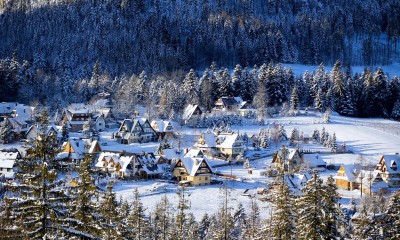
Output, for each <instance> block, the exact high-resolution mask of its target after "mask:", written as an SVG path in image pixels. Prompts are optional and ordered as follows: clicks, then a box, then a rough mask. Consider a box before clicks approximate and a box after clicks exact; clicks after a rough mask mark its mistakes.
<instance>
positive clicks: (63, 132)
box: [61, 121, 69, 142]
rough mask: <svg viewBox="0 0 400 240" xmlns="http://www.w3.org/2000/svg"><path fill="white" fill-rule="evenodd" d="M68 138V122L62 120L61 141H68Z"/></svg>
mask: <svg viewBox="0 0 400 240" xmlns="http://www.w3.org/2000/svg"><path fill="white" fill-rule="evenodd" d="M68 138H69V131H68V124H67V121H63V125H62V128H61V142H66V141H68Z"/></svg>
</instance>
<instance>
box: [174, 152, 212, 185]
mask: <svg viewBox="0 0 400 240" xmlns="http://www.w3.org/2000/svg"><path fill="white" fill-rule="evenodd" d="M212 173H213V170H212V168H211V166H210V164H209V163H208V161H207V159H206V158H202V157H189V156H185V157H183V158H182V159H179V160H178V161H177V163H176V164H175V166H174V168H173V175H174V177H175V178H176V179H177V180H178V181H179V182H180V184H188V185H208V184H210V182H211V174H212Z"/></svg>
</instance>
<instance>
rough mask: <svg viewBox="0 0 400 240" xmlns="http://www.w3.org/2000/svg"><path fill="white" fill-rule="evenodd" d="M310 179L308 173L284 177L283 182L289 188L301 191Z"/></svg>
mask: <svg viewBox="0 0 400 240" xmlns="http://www.w3.org/2000/svg"><path fill="white" fill-rule="evenodd" d="M310 179H311V176H310V174H309V173H295V174H290V175H285V181H286V183H287V184H288V186H289V187H290V188H294V189H299V190H300V189H302V188H303V186H304V185H305V184H306V183H307V182H308V180H310Z"/></svg>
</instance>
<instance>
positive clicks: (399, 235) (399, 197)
mask: <svg viewBox="0 0 400 240" xmlns="http://www.w3.org/2000/svg"><path fill="white" fill-rule="evenodd" d="M384 220H385V223H386V224H387V226H390V227H384V226H382V227H383V228H384V237H385V239H393V240H394V239H400V192H397V193H395V194H394V195H393V196H392V197H391V198H390V201H389V205H388V208H387V211H386V213H385V214H384Z"/></svg>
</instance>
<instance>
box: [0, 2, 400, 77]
mask: <svg viewBox="0 0 400 240" xmlns="http://www.w3.org/2000/svg"><path fill="white" fill-rule="evenodd" d="M399 9H400V2H399V1H398V0H338V1H326V0H324V1H317V0H307V1H303V0H268V1H262V0H246V1H245V0H240V1H236V0H213V1H211V0H193V1H182V0H176V1H170V0H118V1H110V0H93V1H83V0H60V1H45V0H1V1H0V26H1V31H0V58H3V59H4V58H7V57H8V58H10V57H11V55H12V53H13V52H14V51H16V52H18V53H19V55H20V58H21V59H27V60H29V62H30V63H31V64H32V66H33V67H34V68H35V69H41V70H43V71H44V72H45V73H49V72H51V73H54V74H57V75H58V76H64V75H65V77H68V78H73V79H82V78H84V77H85V76H87V75H88V74H90V72H91V69H92V67H93V65H94V63H95V62H96V61H97V60H98V61H99V62H100V63H101V65H102V67H103V69H104V70H105V71H107V72H108V73H109V74H110V75H111V76H121V75H122V74H124V73H125V74H128V75H130V74H132V73H135V74H139V73H140V71H142V70H145V71H146V72H147V73H160V72H165V71H174V70H177V69H184V70H189V69H190V68H194V69H200V68H203V69H204V67H205V66H207V65H209V64H210V63H211V62H213V61H214V62H217V63H218V64H220V65H224V66H227V67H229V68H232V67H234V65H235V64H236V63H239V64H241V65H242V66H252V65H254V64H259V63H262V62H270V61H271V60H272V61H274V62H286V63H297V62H299V63H304V64H319V63H321V62H324V63H327V64H330V65H331V64H333V63H334V62H335V61H336V60H340V61H341V62H342V63H344V64H345V65H348V64H350V65H368V66H370V65H376V64H388V63H390V62H391V61H398V60H399V56H400V55H399V49H398V43H399V38H398V36H399V33H400V11H399Z"/></svg>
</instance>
